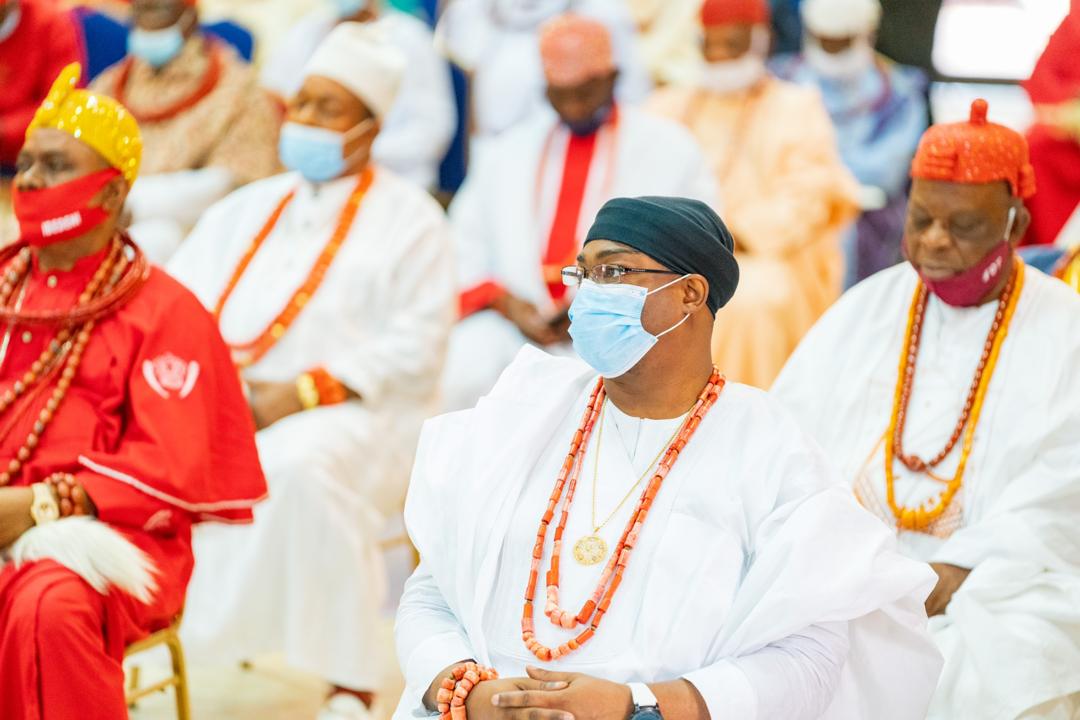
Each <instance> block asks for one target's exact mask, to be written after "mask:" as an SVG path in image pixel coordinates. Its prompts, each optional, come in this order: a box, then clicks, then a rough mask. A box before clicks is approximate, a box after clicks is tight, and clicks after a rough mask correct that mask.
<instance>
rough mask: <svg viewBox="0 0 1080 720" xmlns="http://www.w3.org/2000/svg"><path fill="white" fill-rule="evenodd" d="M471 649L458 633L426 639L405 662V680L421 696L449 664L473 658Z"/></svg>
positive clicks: (450, 632) (447, 633) (443, 634)
mask: <svg viewBox="0 0 1080 720" xmlns="http://www.w3.org/2000/svg"><path fill="white" fill-rule="evenodd" d="M474 655H475V653H473V650H472V648H470V647H469V645H468V643H466V642H465V640H464V638H462V636H461V634H460V633H458V632H453V631H449V632H443V633H439V634H437V635H432V636H430V637H428V638H426V639H425V640H424V641H423V642H422V643H420V644H419V645H417V646H416V647H415V648H414V649H413V651H412V653H410V654H409V657H408V659H407V660H406V661H405V679H406V681H407V682H408V683H409V685H410V686H412V687H413V688H414V689H415V690H417V691H418V692H419V693H420V694H421V695H423V693H424V692H425V691H426V690H427V688H428V686H430V685H431V681H432V680H434V679H435V676H436V675H437V674H439V673H440V672H442V670H443V669H445V668H446V667H448V666H449V665H450V664H451V663H455V662H458V661H460V660H468V659H470V658H472V657H474Z"/></svg>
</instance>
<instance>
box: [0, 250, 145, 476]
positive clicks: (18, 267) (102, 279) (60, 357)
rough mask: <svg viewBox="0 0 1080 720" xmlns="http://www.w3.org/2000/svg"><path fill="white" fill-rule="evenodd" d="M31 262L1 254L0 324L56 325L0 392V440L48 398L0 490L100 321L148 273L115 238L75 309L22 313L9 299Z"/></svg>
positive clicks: (55, 404) (58, 399)
mask: <svg viewBox="0 0 1080 720" xmlns="http://www.w3.org/2000/svg"><path fill="white" fill-rule="evenodd" d="M125 246H126V247H127V248H129V249H130V250H131V251H132V253H133V255H132V258H131V259H129V258H128V256H127V255H126V254H125ZM30 261H31V257H30V250H29V249H28V248H18V247H16V248H12V249H9V250H7V251H4V252H2V253H0V265H2V266H4V276H3V280H2V282H0V322H7V323H9V324H10V325H11V326H15V325H51V326H55V327H57V331H56V336H55V337H54V338H53V339H52V341H51V342H49V343H48V344H47V345H46V346H45V349H44V350H43V351H42V352H41V355H40V356H39V357H38V359H37V360H35V361H34V362H33V363H31V365H30V367H29V368H28V369H27V370H26V371H25V372H24V373H23V374H22V375H21V376H19V379H18V380H16V381H15V382H14V383H13V384H12V386H11V387H9V388H7V389H6V390H5V391H4V392H3V394H0V420H2V422H0V437H5V436H7V435H8V434H9V433H10V432H11V431H12V429H13V428H14V426H15V424H16V422H18V420H19V419H20V418H21V417H22V416H23V415H25V414H26V413H27V412H29V411H30V410H31V409H32V407H34V406H35V405H36V404H37V402H38V400H39V399H40V398H42V397H43V396H45V395H46V394H48V396H49V397H48V400H46V401H45V404H44V406H43V407H41V409H40V410H39V411H38V415H37V420H36V421H35V422H34V424H33V427H32V429H31V430H30V433H29V434H28V435H27V437H26V440H25V441H24V442H23V444H22V447H20V448H19V450H18V451H17V452H16V453H15V456H14V457H13V458H11V460H9V461H8V464H7V466H6V467H2V468H0V487H3V486H5V485H7V484H9V483H10V482H11V481H12V479H13V478H14V477H15V476H16V474H17V473H19V471H20V470H22V468H23V466H24V465H25V464H26V462H27V461H29V460H30V458H31V457H32V456H33V454H34V451H35V450H36V449H37V448H38V446H39V444H40V442H41V439H42V436H43V435H44V433H45V430H46V429H47V428H48V426H49V424H50V423H51V422H52V420H53V418H54V417H55V416H56V412H57V411H58V410H59V408H60V406H61V404H62V403H63V401H64V399H65V397H66V396H67V392H68V390H69V389H70V388H71V384H72V382H73V381H74V379H75V376H76V375H77V373H78V369H79V365H80V363H81V362H82V358H83V354H84V352H85V350H86V346H87V344H88V343H89V342H90V336H91V334H92V332H93V330H94V326H95V325H96V323H97V322H98V320H100V319H102V318H104V317H106V316H107V315H109V314H111V313H113V312H115V311H116V310H117V309H119V308H120V307H121V305H123V304H124V303H126V302H127V301H128V300H130V299H131V297H132V296H134V294H135V292H136V291H138V289H139V288H141V287H142V285H143V284H144V283H145V281H146V278H147V276H148V273H149V265H148V264H147V262H146V258H145V256H143V255H142V253H141V252H140V251H139V250H138V248H136V247H135V246H134V245H133V244H132V243H131V241H130V240H129V239H127V238H117V239H115V240H113V242H112V244H111V246H110V248H109V250H108V252H107V254H106V256H105V258H104V260H102V262H101V264H100V265H99V266H98V268H97V271H96V272H95V273H94V275H93V277H91V279H90V281H89V282H88V283H87V285H86V288H85V289H84V290H83V291H82V293H81V294H80V295H79V298H78V300H77V302H76V305H75V307H74V308H72V309H69V310H67V311H59V312H57V311H45V312H41V311H26V310H23V309H22V308H21V307H20V305H21V303H20V302H19V300H18V299H15V300H14V301H13V296H14V294H15V291H16V288H21V287H22V286H23V284H24V283H26V282H28V277H29V269H30ZM20 295H21V293H20ZM54 380H55V385H54ZM50 390H51V392H49V391H50ZM20 400H21V401H22V402H19V401H20Z"/></svg>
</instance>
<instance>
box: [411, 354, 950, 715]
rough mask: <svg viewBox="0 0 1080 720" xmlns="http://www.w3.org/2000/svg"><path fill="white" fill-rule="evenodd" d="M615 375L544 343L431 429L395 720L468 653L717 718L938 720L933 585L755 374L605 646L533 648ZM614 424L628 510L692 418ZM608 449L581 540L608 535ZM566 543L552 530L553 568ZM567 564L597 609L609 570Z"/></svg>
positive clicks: (542, 629) (728, 393)
mask: <svg viewBox="0 0 1080 720" xmlns="http://www.w3.org/2000/svg"><path fill="white" fill-rule="evenodd" d="M596 380H597V376H596V374H595V372H594V371H592V369H591V368H588V367H587V366H585V365H584V364H583V363H581V362H580V361H579V360H576V359H573V358H553V357H551V356H548V355H546V354H544V353H542V352H541V351H539V350H536V349H535V348H526V349H524V350H522V352H521V354H520V356H519V358H518V359H517V360H516V361H515V362H514V363H513V364H512V365H511V366H510V367H509V368H508V369H507V371H506V373H505V374H504V375H503V376H502V378H501V379H500V381H499V383H498V385H496V387H495V388H494V389H493V390H492V392H491V394H490V395H488V396H486V397H485V398H484V399H483V400H481V402H480V404H479V405H478V406H477V407H476V408H475V409H472V410H467V411H462V412H457V413H452V414H449V415H444V416H442V417H439V418H436V419H434V420H431V421H428V423H427V424H426V425H425V427H424V431H423V433H422V436H421V441H420V448H419V450H418V453H417V459H416V464H415V466H414V469H413V477H412V481H411V483H410V489H409V499H408V502H407V504H406V510H405V518H406V524H407V526H408V529H409V532H410V536H411V537H412V540H413V543H414V545H415V546H416V547H417V549H418V550H419V552H420V557H421V563H420V567H419V568H418V569H417V571H416V573H415V574H414V575H413V577H412V578H411V579H410V580H409V582H408V584H407V586H406V591H405V595H404V597H403V598H402V602H401V606H400V609H399V612H398V621H397V631H396V632H397V647H398V659H399V661H400V662H401V663H402V667H403V671H404V674H405V680H406V691H405V694H404V696H403V698H402V700H401V703H400V705H399V707H398V710H397V712H396V714H395V716H394V717H395V720H406V719H407V718H410V717H419V716H424V715H425V713H424V711H423V709H422V707H421V698H422V696H423V694H424V692H425V691H426V690H427V688H428V686H429V684H430V683H431V682H432V680H434V679H435V677H436V675H437V673H439V672H440V671H441V670H442V669H443V668H444V667H447V666H448V665H450V664H452V663H454V662H457V661H459V660H462V659H467V658H475V659H476V660H477V661H479V662H481V663H484V664H491V665H494V667H495V668H496V669H497V670H498V671H499V672H500V674H501V675H502V676H504V677H515V676H521V675H524V670H525V666H526V665H527V664H532V665H537V666H541V667H547V668H549V669H555V670H560V671H565V672H583V673H588V674H592V675H596V676H600V677H603V678H606V679H609V680H613V681H617V682H627V681H642V682H659V681H665V680H671V679H675V678H680V677H683V678H686V679H687V680H689V681H690V682H692V683H693V684H694V685H695V686H696V687H697V688H698V689H699V690H700V691H701V694H702V696H703V697H704V699H705V701H706V704H707V705H708V708H709V711H710V713H711V715H712V717H713V718H716V720H721V719H723V720H729V719H730V720H750V719H753V718H778V717H783V718H786V719H794V720H798V719H799V718H809V717H817V716H818V715H820V714H821V712H822V710H824V709H825V708H826V706H827V707H828V710H827V711H826V713H825V714H824V715H821V716H822V717H826V718H831V719H833V718H844V719H850V720H856V718H858V719H859V720H865V719H866V718H870V717H873V718H875V719H876V720H899V719H900V718H904V719H910V720H916V719H919V720H921V718H923V717H924V715H925V711H926V705H927V703H928V702H929V698H930V694H931V692H932V690H933V687H934V684H935V682H936V680H937V676H938V671H939V669H940V656H939V655H938V653H937V651H936V650H935V649H934V648H933V645H932V642H931V641H930V638H929V637H928V635H927V634H926V615H925V611H924V610H923V608H922V602H923V601H924V599H925V597H926V595H927V593H928V592H929V591H930V589H931V588H932V587H933V573H932V572H931V571H930V570H929V568H927V567H926V566H925V565H922V564H921V563H916V562H913V561H910V560H907V559H905V558H903V557H902V556H901V555H899V554H898V553H897V552H896V551H895V540H894V539H893V538H892V537H891V534H890V533H889V532H888V531H887V530H886V529H885V528H884V527H882V526H881V524H880V523H879V522H877V521H876V520H875V519H874V518H873V517H872V516H871V515H869V514H868V513H866V512H865V511H864V510H861V509H860V508H858V507H857V505H856V504H855V502H854V500H853V499H852V498H851V495H850V493H849V492H847V490H846V489H845V488H844V487H843V486H842V484H841V483H839V482H838V481H836V480H834V479H833V477H832V475H831V472H830V471H829V469H828V468H827V467H826V464H825V461H824V459H823V456H822V455H821V453H820V451H819V450H818V449H817V448H816V446H815V445H814V444H813V443H812V442H810V441H808V439H807V438H806V436H804V435H803V433H802V432H801V431H800V430H799V429H798V428H797V426H796V425H795V423H794V421H793V420H792V419H791V418H790V417H788V416H787V415H786V414H785V413H783V412H782V411H780V410H779V409H778V406H777V405H776V404H775V403H773V402H772V401H771V400H769V399H768V398H767V397H766V396H765V394H764V393H762V392H760V391H757V390H754V389H751V388H749V387H746V386H742V385H737V384H735V383H731V384H729V385H728V386H727V387H726V388H725V389H724V390H723V392H722V393H721V395H720V398H719V400H718V402H717V404H716V405H715V406H714V407H713V409H712V410H711V411H710V412H709V413H708V415H707V416H706V417H705V419H704V421H703V422H702V423H701V425H700V427H699V428H698V430H697V432H696V433H695V435H694V436H693V438H692V439H691V440H690V442H689V443H688V444H687V446H686V448H685V449H684V450H683V452H682V453H681V455H680V457H679V460H678V462H677V463H676V464H675V465H674V467H673V469H672V470H671V472H670V474H669V475H668V476H667V478H666V480H665V481H664V484H663V486H662V488H661V490H660V492H659V493H658V495H657V497H656V500H655V502H654V504H653V507H652V509H651V511H650V513H649V516H648V518H647V520H646V523H645V526H644V530H643V531H642V533H641V536H640V539H639V542H638V544H637V545H636V546H635V549H634V553H633V555H632V557H631V560H630V563H629V565H628V567H627V570H626V573H625V575H624V577H623V581H622V584H621V585H620V587H619V591H618V593H617V594H616V595H615V597H614V600H613V602H612V605H611V608H610V610H609V612H608V613H607V614H606V615H605V617H604V621H603V623H602V624H601V626H600V628H599V630H598V632H597V634H596V636H595V637H594V638H593V640H591V641H590V642H589V643H587V644H586V645H584V646H582V647H581V648H580V649H579V650H578V651H576V652H574V653H572V654H570V655H568V656H566V657H565V658H562V659H561V660H558V661H556V662H554V663H542V662H540V661H538V660H537V659H536V658H535V657H533V656H531V655H530V653H529V651H528V650H527V649H526V647H525V645H524V644H523V642H522V640H521V626H520V618H521V610H522V601H523V594H524V593H523V591H524V589H525V586H526V581H527V576H528V572H529V565H530V559H531V556H532V545H533V542H534V541H535V537H536V529H537V526H538V524H539V521H540V516H541V515H542V514H543V512H544V507H545V505H546V503H547V499H548V497H549V496H550V493H551V490H552V488H553V486H554V482H555V476H556V474H557V471H558V468H559V466H560V465H561V463H562V462H563V460H564V459H565V457H566V453H567V450H568V448H569V443H570V439H571V437H572V436H573V433H574V431H575V430H576V429H577V426H578V423H579V422H580V417H581V414H582V412H583V410H584V408H585V405H586V403H587V402H588V395H589V394H590V393H591V391H592V389H593V388H594V387H595V383H596ZM610 407H611V406H609V408H610ZM613 415H614V417H613V418H612V425H613V426H614V428H612V429H616V428H617V432H614V433H613V432H611V429H609V430H607V431H606V434H605V437H604V438H603V440H602V442H601V443H600V444H601V446H602V450H601V453H602V456H603V460H602V465H603V466H604V467H605V468H606V469H605V470H604V471H603V472H602V473H601V474H600V475H599V476H598V480H599V483H600V487H601V488H603V489H602V490H601V491H600V492H599V493H598V501H597V505H598V507H602V508H606V509H608V510H607V512H610V508H612V507H613V506H614V505H616V504H617V502H618V498H620V497H621V496H622V495H623V494H624V493H625V492H626V490H627V489H628V487H629V486H630V485H631V484H632V483H633V480H634V479H636V477H637V475H638V472H639V471H640V470H641V469H642V468H644V467H646V466H647V465H649V464H650V461H651V460H652V458H653V456H654V455H655V452H656V450H657V448H659V446H661V445H663V444H665V442H666V441H667V440H668V438H669V437H670V435H671V433H672V431H673V430H674V429H675V426H676V424H677V421H676V422H675V423H673V422H671V421H664V420H660V421H640V420H634V419H633V418H628V417H627V416H625V415H624V414H621V413H617V411H616V413H614V414H613ZM619 416H621V417H619ZM635 425H640V428H639V432H635ZM635 435H637V438H636V444H637V445H638V447H637V448H634V449H633V450H630V451H628V450H627V449H626V448H627V447H628V446H629V445H632V444H634V436H635ZM595 442H596V439H595V438H594V439H593V440H592V441H590V444H591V445H592V444H593V443H595ZM620 451H621V453H620ZM595 452H596V450H595V446H594V448H593V450H592V452H591V453H590V454H589V457H587V458H586V462H585V469H586V470H585V471H583V473H582V478H581V479H580V480H579V486H578V491H577V495H576V498H577V499H576V501H575V503H574V505H573V506H572V508H571V511H570V521H569V523H568V525H567V533H566V535H565V537H566V542H567V545H568V546H572V544H573V543H574V542H576V539H577V538H578V537H579V536H580V534H582V533H584V532H587V531H589V530H591V529H592V528H591V526H590V517H589V515H590V514H591V513H590V512H589V507H590V500H591V498H590V493H591V485H592V477H591V474H590V472H591V471H590V470H589V468H591V463H592V462H593V457H594V456H595ZM631 456H632V457H631ZM636 499H637V495H635V497H634V498H632V500H631V501H630V503H629V504H630V505H631V506H632V505H633V503H634V502H636ZM629 512H630V510H628V509H624V510H623V511H622V513H621V515H620V514H618V513H617V517H616V518H615V519H613V520H612V522H611V524H610V525H611V527H609V528H605V529H604V530H603V531H602V532H603V535H604V537H606V538H607V539H608V540H609V541H610V540H612V539H613V538H616V534H617V533H619V532H620V531H621V529H622V527H623V525H622V523H623V522H624V521H625V520H626V518H627V517H629ZM616 539H617V538H616ZM550 552H551V538H550V535H549V538H548V542H547V544H546V547H545V550H544V558H543V561H542V565H541V569H542V570H543V569H546V568H547V566H548V561H549V557H550ZM561 569H562V573H563V575H564V577H565V581H564V583H565V584H564V586H563V587H564V590H563V592H562V595H563V598H564V599H565V604H566V606H567V607H568V608H570V607H572V608H574V609H576V608H577V607H579V606H580V605H581V603H582V602H583V601H584V599H585V593H586V589H591V587H592V586H594V585H595V583H596V582H597V581H598V579H599V577H600V573H601V571H602V566H593V567H591V568H582V567H578V566H576V564H575V562H574V560H573V559H572V555H571V554H570V551H569V549H567V550H566V551H565V552H564V557H563V562H562V565H561ZM542 577H543V576H542V574H541V578H542ZM541 582H542V580H541ZM538 592H539V593H541V595H542V593H543V589H542V588H538ZM536 627H537V634H538V637H539V638H540V639H541V641H543V642H547V643H552V644H554V643H556V642H565V641H566V640H567V639H569V638H571V637H573V636H574V635H576V634H577V633H578V632H580V629H578V630H576V631H564V630H556V629H554V628H552V627H550V626H549V623H548V620H547V618H546V617H544V616H543V615H542V614H541V613H540V612H539V611H538V612H537V616H536ZM896 668H903V669H904V670H903V672H899V673H897V672H895V669H896Z"/></svg>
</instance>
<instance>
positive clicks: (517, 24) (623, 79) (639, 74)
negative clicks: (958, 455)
mask: <svg viewBox="0 0 1080 720" xmlns="http://www.w3.org/2000/svg"><path fill="white" fill-rule="evenodd" d="M569 11H573V12H575V13H578V14H581V15H585V16H586V17H591V18H594V19H596V20H599V21H600V22H602V23H603V24H604V25H605V26H606V27H607V28H608V30H609V31H610V33H611V44H612V50H613V52H614V55H615V64H616V66H618V68H619V79H618V83H617V85H616V88H615V92H616V96H617V97H618V98H619V100H621V101H623V102H625V103H627V104H630V103H639V102H643V101H644V100H645V98H646V97H648V95H649V91H650V90H651V89H652V81H651V80H650V79H649V71H648V68H647V67H646V65H645V62H644V59H643V57H642V55H641V51H640V49H639V48H638V39H637V29H636V28H635V27H634V21H633V18H632V17H631V15H630V11H629V9H628V8H627V7H625V5H624V4H623V2H622V0H539V1H537V0H454V2H452V3H449V4H448V5H447V8H446V10H445V12H443V14H442V17H441V18H440V19H439V24H438V26H437V28H436V42H437V43H438V45H439V46H440V47H441V48H442V49H443V51H444V52H445V53H446V55H447V56H448V57H449V58H450V59H451V60H453V61H454V62H455V63H457V64H458V65H460V66H461V67H462V68H464V69H465V71H466V72H468V73H470V77H471V95H472V101H473V102H472V110H473V118H472V120H473V130H474V131H475V133H476V134H477V135H480V136H490V135H498V134H499V133H501V132H504V131H505V130H508V129H509V128H511V127H512V126H514V125H515V124H517V123H519V122H522V121H524V120H527V119H528V118H529V117H530V116H531V115H532V114H534V113H535V112H537V111H539V110H542V109H543V108H544V106H545V105H546V104H547V101H546V100H545V98H544V90H545V85H546V83H545V81H544V69H543V64H542V63H541V60H540V40H539V33H540V28H541V27H543V25H544V23H545V22H547V21H548V20H550V19H551V18H554V17H556V16H557V15H560V14H562V13H564V12H569Z"/></svg>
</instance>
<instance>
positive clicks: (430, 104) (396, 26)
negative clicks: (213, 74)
mask: <svg viewBox="0 0 1080 720" xmlns="http://www.w3.org/2000/svg"><path fill="white" fill-rule="evenodd" d="M376 21H377V22H378V25H379V27H380V28H382V32H385V33H386V34H387V35H388V36H389V38H390V40H391V41H392V42H393V44H394V45H395V46H396V47H397V48H398V49H400V50H401V51H402V53H404V55H405V57H406V58H407V64H406V67H405V76H404V78H403V79H402V84H401V90H400V92H399V93H398V96H397V100H396V101H395V102H394V107H393V109H392V110H391V111H390V114H389V115H388V116H387V117H386V119H385V121H384V122H383V125H382V128H381V129H380V131H379V137H378V139H377V140H376V142H375V147H374V148H373V149H372V152H373V153H374V158H375V160H376V161H377V162H379V163H380V164H382V165H384V166H386V167H388V168H390V169H391V170H393V171H394V172H396V173H398V174H399V175H402V176H403V177H406V178H408V179H409V180H412V181H413V182H415V183H416V184H418V185H420V186H421V187H425V188H428V189H434V188H435V186H436V184H437V182H438V177H439V163H440V162H441V161H442V159H443V157H444V156H445V155H446V151H447V149H448V148H449V147H450V141H451V140H452V139H453V137H454V131H455V130H456V129H457V108H456V106H455V105H454V94H453V88H452V87H451V85H450V69H449V67H448V66H447V64H446V60H445V59H443V58H442V57H440V56H439V54H438V53H437V52H436V51H435V47H434V41H433V35H432V32H431V30H430V28H428V26H427V24H426V23H424V22H423V21H422V20H420V19H419V18H416V17H414V16H412V15H409V14H406V13H403V12H401V11H399V10H396V9H394V8H393V7H384V4H383V1H382V0H334V1H333V2H326V3H324V4H322V5H317V6H316V7H315V8H314V9H313V10H311V11H310V12H309V13H308V14H306V15H305V16H304V17H302V18H301V19H300V20H299V21H297V22H296V24H295V25H294V26H293V28H292V30H291V31H290V32H289V34H288V35H287V36H286V37H285V38H284V40H283V41H282V42H281V44H280V45H278V47H277V48H276V49H275V50H274V51H273V53H272V54H271V55H270V58H269V61H268V62H267V63H266V65H265V66H264V67H263V69H262V74H261V79H262V84H263V86H264V87H267V88H269V89H270V90H271V91H272V92H273V93H274V94H275V95H276V96H277V97H278V98H279V99H284V98H290V97H292V96H293V95H295V94H296V92H297V91H298V90H299V89H300V86H301V84H302V83H303V73H304V67H305V65H306V64H307V61H308V60H309V59H310V58H311V56H312V55H313V54H314V53H315V50H316V49H317V48H318V47H319V44H320V43H322V41H323V40H325V39H326V37H327V35H329V34H330V31H331V30H333V29H334V27H335V26H337V25H338V24H339V23H343V22H360V23H374V22H376Z"/></svg>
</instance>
